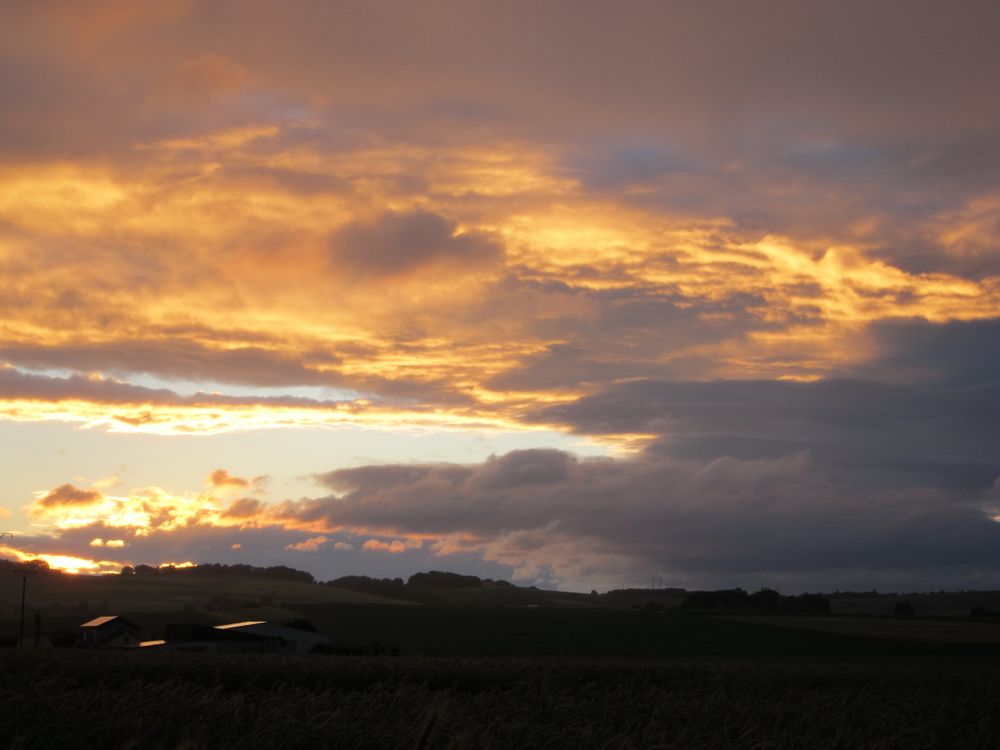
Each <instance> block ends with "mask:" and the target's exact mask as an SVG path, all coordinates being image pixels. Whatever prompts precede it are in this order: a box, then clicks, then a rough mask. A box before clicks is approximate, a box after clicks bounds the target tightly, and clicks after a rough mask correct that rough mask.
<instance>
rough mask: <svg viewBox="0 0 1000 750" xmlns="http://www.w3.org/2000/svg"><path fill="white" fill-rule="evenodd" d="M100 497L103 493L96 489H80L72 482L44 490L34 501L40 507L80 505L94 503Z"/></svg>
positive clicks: (101, 497) (100, 498)
mask: <svg viewBox="0 0 1000 750" xmlns="http://www.w3.org/2000/svg"><path fill="white" fill-rule="evenodd" d="M102 499H103V495H101V493H100V492H98V491H97V490H81V489H79V488H77V487H74V486H73V485H72V484H62V485H59V486H58V487H56V488H55V489H54V490H50V491H48V492H46V493H45V494H43V495H42V496H41V497H39V498H38V499H37V500H36V501H35V502H36V504H37V505H38V506H40V507H42V508H58V507H61V506H69V507H81V506H89V505H94V504H95V503H98V502H100V501H101V500H102Z"/></svg>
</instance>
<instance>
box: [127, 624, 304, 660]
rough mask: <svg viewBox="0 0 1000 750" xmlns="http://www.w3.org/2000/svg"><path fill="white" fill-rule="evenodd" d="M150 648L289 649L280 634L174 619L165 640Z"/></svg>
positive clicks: (274, 651)
mask: <svg viewBox="0 0 1000 750" xmlns="http://www.w3.org/2000/svg"><path fill="white" fill-rule="evenodd" d="M145 647H147V648H162V649H166V650H170V651H221V652H224V653H277V652H281V651H287V650H288V649H287V648H286V647H285V644H284V642H283V641H282V640H281V639H280V638H276V637H273V636H267V635H258V634H256V633H243V632H239V631H227V630H220V629H218V628H214V627H212V626H211V625H196V624H189V623H174V624H171V625H167V628H166V632H165V633H164V637H163V640H162V641H160V642H153V641H151V642H149V643H147V644H145Z"/></svg>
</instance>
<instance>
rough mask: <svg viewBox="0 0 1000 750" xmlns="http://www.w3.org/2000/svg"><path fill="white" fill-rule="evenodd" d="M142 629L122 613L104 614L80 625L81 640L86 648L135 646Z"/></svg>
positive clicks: (137, 643)
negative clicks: (121, 614)
mask: <svg viewBox="0 0 1000 750" xmlns="http://www.w3.org/2000/svg"><path fill="white" fill-rule="evenodd" d="M140 630H142V628H141V627H139V626H138V625H136V624H135V623H134V622H131V621H130V620H126V619H125V618H124V617H122V616H120V615H102V616H101V617H95V618H94V619H93V620H89V621H88V622H85V623H83V625H81V626H80V642H81V643H82V644H83V646H84V647H86V648H134V647H136V646H138V645H139V631H140Z"/></svg>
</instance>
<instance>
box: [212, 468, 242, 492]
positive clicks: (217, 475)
mask: <svg viewBox="0 0 1000 750" xmlns="http://www.w3.org/2000/svg"><path fill="white" fill-rule="evenodd" d="M208 482H209V484H210V485H211V486H212V487H236V488H246V487H249V486H250V482H248V481H247V480H246V479H242V478H240V477H234V476H233V475H232V474H230V473H229V472H228V471H226V470H225V469H216V470H215V471H213V472H212V473H211V474H209V475H208Z"/></svg>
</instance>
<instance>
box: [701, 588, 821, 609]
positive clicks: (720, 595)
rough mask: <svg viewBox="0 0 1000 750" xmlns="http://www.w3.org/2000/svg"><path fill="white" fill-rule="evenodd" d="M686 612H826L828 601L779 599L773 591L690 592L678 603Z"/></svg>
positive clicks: (803, 597)
mask: <svg viewBox="0 0 1000 750" xmlns="http://www.w3.org/2000/svg"><path fill="white" fill-rule="evenodd" d="M681 606H682V607H687V608H689V609H760V610H768V609H770V610H775V609H777V610H784V611H788V612H829V611H830V600H829V599H827V598H826V597H825V596H823V595H822V594H799V595H798V596H782V595H781V594H779V593H778V592H777V591H774V590H773V589H761V590H760V591H756V592H754V593H753V594H748V593H747V592H746V591H744V590H743V589H740V588H735V589H720V590H718V591H692V592H691V593H689V594H688V595H687V596H686V597H685V598H684V601H683V602H682V603H681Z"/></svg>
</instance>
